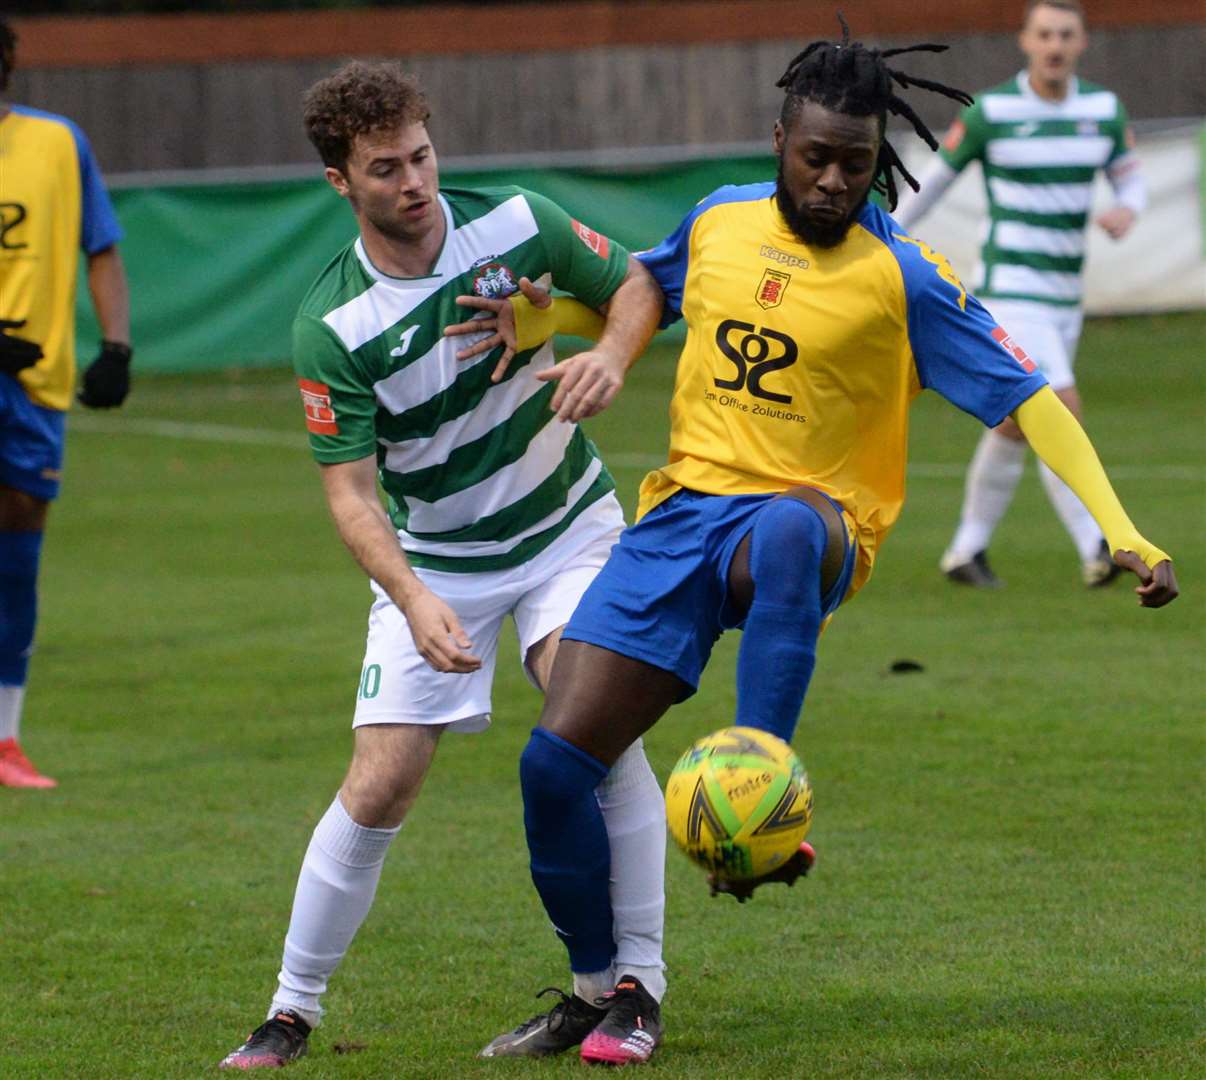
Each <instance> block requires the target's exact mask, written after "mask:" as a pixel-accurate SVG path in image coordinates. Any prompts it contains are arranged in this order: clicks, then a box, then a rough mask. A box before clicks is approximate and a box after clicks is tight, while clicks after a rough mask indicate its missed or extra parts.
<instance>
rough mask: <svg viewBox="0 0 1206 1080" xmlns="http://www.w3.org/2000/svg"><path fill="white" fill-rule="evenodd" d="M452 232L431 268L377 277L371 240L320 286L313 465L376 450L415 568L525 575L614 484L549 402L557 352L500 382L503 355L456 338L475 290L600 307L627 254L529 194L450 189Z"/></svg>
mask: <svg viewBox="0 0 1206 1080" xmlns="http://www.w3.org/2000/svg"><path fill="white" fill-rule="evenodd" d="M439 201H440V205H441V207H442V208H443V211H444V218H445V221H446V223H447V235H446V237H445V240H444V246H443V249H442V250H441V252H440V255H439V257H438V258H437V260H436V263H435V265H434V267H433V268H432V271H431V274H430V276H428V277H422V278H407V279H399V278H393V277H389V276H387V275H386V274H383V273H382V272H381V271H380V270H378V269H376V268H375V267H374V266H373V265H372V264H371V262H370V261H369V259H368V257H367V255H366V254H365V251H364V247H363V244H362V242H361V241H360V239H359V238H357V239H356V241H355V242H353V243H352V244H349V245H348V247H346V248H344V250H343V251H341V252H340V253H339V254H338V255H337V256H336V257H335V259H334V260H332V262H331V263H330V264H328V266H327V267H326V269H324V270H323V272H322V273H321V274H320V275H319V277H318V280H317V281H316V282H315V283H314V285H313V286H312V287H311V288H310V291H309V292H308V293H307V294H306V297H305V299H304V300H303V301H302V305H301V309H300V311H299V312H298V315H297V318H296V320H295V322H294V326H293V364H294V368H295V369H296V371H297V375H298V380H299V383H300V386H301V391H302V401H303V404H304V406H305V413H306V426H307V429H308V430H309V432H310V445H311V448H312V450H313V452H314V456H315V457H316V458H317V459H318V460H319V461H320V462H325V463H332V462H342V461H354V460H357V459H359V458H363V457H366V456H368V455H370V454H373V453H376V455H377V463H378V469H379V475H380V479H381V485H382V487H383V488H384V489H385V493H386V496H387V502H388V512H389V515H390V518H391V520H392V521H393V524H394V526H395V528H397V530H398V536H399V539H400V541H401V544H402V547H403V548H404V549H405V551H406V553H407V556H408V558H409V559H410V561H411V562H412V563H413V564H414V565H416V566H422V567H428V568H430V569H435V570H447V571H457V572H474V571H481V570H496V569H502V568H506V567H510V566H517V565H519V564H520V563H522V562H525V561H527V560H528V559H530V558H532V557H533V556H534V555H535V554H537V552H539V551H542V550H543V549H544V548H545V547H547V546H548V545H549V544H550V543H552V541H553V540H555V539H556V538H557V537H558V536H560V535H561V534H562V533H563V532H564V531H565V530H566V529H567V528H568V527H569V526H570V524H571V523H572V522H573V521H574V520H575V518H577V517H578V515H579V514H581V513H582V512H583V511H584V510H586V509H587V508H588V507H590V506H591V505H593V504H594V503H596V502H597V501H598V500H599V499H601V498H602V497H603V496H605V495H606V494H607V493H608V492H609V491H611V490H612V489H613V488H614V486H615V485H614V483H613V481H612V478H611V476H610V474H609V473H608V472H607V470H606V468H604V466H603V462H602V461H601V460H600V459H599V454H598V451H597V450H596V449H595V447H594V445H593V444H592V443H591V442H590V440H589V439H587V438H586V436H585V435H584V434H583V433H582V431H581V429H580V428H579V427H578V425H577V424H568V423H560V422H558V421H557V420H556V418H555V414H554V413H553V412H552V411H551V409H550V408H549V403H550V399H551V398H552V395H553V392H554V389H555V385H554V384H553V383H545V382H541V381H539V380H537V379H536V378H535V374H536V372H538V371H543V370H546V369H548V368H550V367H552V366H553V364H554V363H555V360H554V356H553V347H552V343H551V342H545V344H543V345H542V346H540V347H539V348H537V349H532V350H529V351H527V352H521V353H518V354H517V355H516V356H515V358H514V359H513V360H512V361H511V365H510V367H509V368H508V369H507V373H506V375H505V377H504V378H503V380H502V381H501V382H499V383H498V384H494V383H492V382H491V381H490V373H491V372H492V371H493V369H494V366H495V364H496V363H497V362H498V357H499V355H500V350H498V349H495V350H491V351H490V352H489V353H487V354H484V355H482V356H477V357H474V358H473V359H471V360H468V361H463V360H457V358H456V352H457V350H458V349H463V348H464V347H465V346H466V344H467V343H470V342H472V341H474V340H480V338H471V337H461V338H445V337H444V327H446V326H448V325H449V324H451V323H455V322H463V321H464V320H465V319H466V318H467V317H468V315H469V314H470V311H469V309H467V308H463V307H458V306H457V304H456V303H455V298H456V297H457V296H460V295H464V294H467V293H476V294H477V295H479V296H487V297H503V296H507V295H510V294H511V293H513V292H515V291H516V290H517V288H518V281H519V279H520V278H521V277H525V276H526V277H529V278H531V279H532V280H533V281H538V280H543V281H545V282H551V284H552V285H553V286H555V287H557V288H558V289H562V290H564V291H566V292H568V293H571V294H572V295H574V296H576V297H577V298H578V299H580V300H581V301H582V302H583V303H585V304H587V305H589V306H591V307H598V306H599V305H601V304H603V303H604V302H605V301H606V300H607V299H608V298H609V297H610V296H611V295H612V294H613V293H614V292H615V290H616V289H617V288H618V287H619V285H620V283H621V281H623V279H624V275H625V273H626V270H627V258H628V253H627V252H626V251H625V250H624V249H623V248H622V247H620V245H619V244H616V243H613V242H611V241H609V240H608V239H607V237H605V236H601V235H600V234H598V233H596V232H594V231H593V230H592V229H589V228H587V227H586V226H585V225H582V224H580V223H579V222H577V221H575V220H573V219H572V218H570V216H569V215H568V214H566V213H565V212H564V211H563V210H561V209H560V208H559V207H557V206H556V205H555V204H554V203H552V202H550V201H549V200H548V199H546V198H544V197H543V196H540V195H537V194H534V193H533V192H530V191H524V190H522V189H520V188H488V189H481V190H476V191H470V190H460V189H453V188H448V189H444V190H443V191H442V192H441V193H440V196H439Z"/></svg>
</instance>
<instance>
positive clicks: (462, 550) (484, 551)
mask: <svg viewBox="0 0 1206 1080" xmlns="http://www.w3.org/2000/svg"><path fill="white" fill-rule="evenodd" d="M602 471H603V462H602V461H600V460H599V459H598V458H592V459H591V462H590V465H588V466H587V469H586V471H585V472H584V473H583V474H582V475H581V476H580V477H578V479H577V480H576V481H575V482H574V483H573V484H572V485H570V489H569V491H567V492H566V493H565V505H564V506H559V507H558V508H557V509H556V510H554V511H553V512H552V513H551V514H546V515H545V516H544V517H543V518H541V519H540V520H539V521H537V522H536V523H535V524H533V525H529V526H528V527H527V528H526V529H524V530H523V531H522V532H518V533H516V534H515V535H514V536H509V537H507V539H506V540H473V541H467V542H465V543H460V544H455V545H454V544H446V543H441V542H440V541H438V540H416V539H415V538H414V537H413V536H411V535H410V533H408V532H406V531H405V530H399V532H398V539H399V540H400V541H401V543H402V546H403V547H404V548H405V549H406V550H407V551H414V552H418V553H420V554H424V555H447V554H449V552H450V551H453V550H455V553H456V555H457V556H458V557H462V556H463V557H465V558H473V557H474V556H475V555H505V554H506V553H507V552H508V551H511V550H513V549H514V548H516V547H518V546H519V545H520V544H521V543H523V541H524V540H526V539H527V538H528V537H529V536H535V535H536V534H537V533H541V532H544V530H545V529H551V528H552V527H553V526H554V525H556V524H557V523H558V522H559V521H561V520H562V519H563V518H564V517H565V515H566V514H568V513H569V512H570V508H571V507H573V506H574V505H575V504H576V503H577V501H578V500H579V499H580V498H582V496H583V495H585V494H586V492H587V490H588V489H589V488H590V486H591V484H593V483H594V482H595V481H596V480H597V479H598V477H599V473H601V472H602ZM612 497H613V498H614V496H612ZM600 505H603V506H606V505H607V500H606V499H603V500H600V502H599V503H596V504H594V506H591V507H589V508H588V509H587V510H585V511H583V514H582V518H581V519H579V520H585V518H586V515H588V514H589V513H591V511H592V510H594V509H595V506H600ZM571 528H577V522H575V523H574V525H573V526H571Z"/></svg>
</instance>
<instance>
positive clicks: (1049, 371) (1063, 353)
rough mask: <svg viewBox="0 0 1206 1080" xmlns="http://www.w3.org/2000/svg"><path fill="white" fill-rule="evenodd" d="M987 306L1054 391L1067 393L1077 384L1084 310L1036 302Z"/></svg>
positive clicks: (999, 302)
mask: <svg viewBox="0 0 1206 1080" xmlns="http://www.w3.org/2000/svg"><path fill="white" fill-rule="evenodd" d="M985 303H986V305H987V306H988V310H989V311H991V312H992V316H993V318H994V319H996V320H997V322H998V323H1000V324H1001V326H1002V327H1003V328H1004V329H1005V330H1007V331H1008V332H1009V336H1010V337H1011V338H1013V339H1014V341H1016V342H1017V343H1018V344H1019V345H1021V346H1022V348H1023V349H1025V350H1026V352H1027V354H1028V355H1029V356H1030V359H1031V360H1033V361H1034V362H1035V363H1036V364H1037V365H1038V368H1039V370H1040V371H1041V372H1042V373H1043V374H1044V375H1046V376H1047V382H1049V383H1050V384H1051V389H1052V390H1066V389H1067V388H1068V387H1069V386H1074V385H1075V384H1076V379H1075V378H1074V377H1073V375H1072V365H1073V363H1074V362H1075V360H1076V346H1077V345H1078V344H1079V342H1080V331H1081V327H1082V325H1083V324H1084V318H1085V316H1084V312H1083V311H1082V310H1081V309H1080V308H1078V307H1058V306H1056V305H1055V304H1042V303H1037V302H1035V301H1032V300H987V301H985Z"/></svg>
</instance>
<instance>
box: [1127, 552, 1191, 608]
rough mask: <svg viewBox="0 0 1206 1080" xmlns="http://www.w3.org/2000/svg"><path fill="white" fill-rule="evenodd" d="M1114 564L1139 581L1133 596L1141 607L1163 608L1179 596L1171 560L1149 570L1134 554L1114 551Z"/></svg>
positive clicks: (1165, 560) (1157, 564) (1159, 563)
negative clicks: (1137, 598) (1136, 597)
mask: <svg viewBox="0 0 1206 1080" xmlns="http://www.w3.org/2000/svg"><path fill="white" fill-rule="evenodd" d="M1114 562H1116V563H1117V564H1118V565H1119V566H1121V567H1122V568H1123V569H1124V570H1129V571H1130V572H1131V573H1132V574H1134V575H1135V576H1136V577H1137V578H1138V579H1139V581H1140V584H1139V585H1136V586H1135V595H1136V596H1138V597H1139V604H1140V606H1142V607H1163V606H1164V605H1165V604H1171V603H1172V602H1173V601H1174V600H1175V599H1176V598H1177V596H1178V595H1179V594H1180V590H1179V589H1178V588H1177V575H1176V574H1174V573H1173V564H1172V560H1171V559H1164V560H1162V561H1161V562H1158V563H1156V565H1155V566H1154V567H1151V568H1149V567H1148V566H1147V564H1146V563H1145V562H1144V561H1143V560H1142V559H1141V558H1140V557H1139V556H1138V555H1137V554H1136V553H1135V552H1133V551H1115V552H1114Z"/></svg>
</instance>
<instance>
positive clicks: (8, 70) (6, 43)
mask: <svg viewBox="0 0 1206 1080" xmlns="http://www.w3.org/2000/svg"><path fill="white" fill-rule="evenodd" d="M16 55H17V34H16V31H15V30H13V28H12V27H11V26H9V25H8V22H7V20H5V19H0V91H3V90H7V89H8V77H9V75H11V74H12V71H13V67H14V66H15V62H16Z"/></svg>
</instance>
